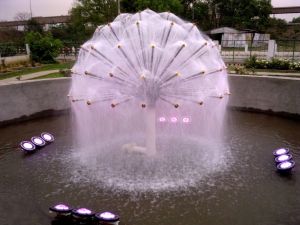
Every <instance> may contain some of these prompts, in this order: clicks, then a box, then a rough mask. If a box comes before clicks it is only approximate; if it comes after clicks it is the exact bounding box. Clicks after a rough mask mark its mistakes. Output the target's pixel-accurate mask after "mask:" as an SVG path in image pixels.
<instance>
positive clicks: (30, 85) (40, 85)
mask: <svg viewBox="0 0 300 225" xmlns="http://www.w3.org/2000/svg"><path fill="white" fill-rule="evenodd" d="M70 81H71V80H70V78H53V79H43V80H30V81H14V82H9V83H4V82H2V83H1V82H0V124H7V123H10V122H16V121H20V120H27V119H30V118H33V117H39V116H46V115H51V114H53V113H58V112H62V111H65V110H67V109H69V108H70V102H69V101H68V98H67V94H68V92H69V87H70V84H71V83H70Z"/></svg>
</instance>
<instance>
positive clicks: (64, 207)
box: [54, 204, 70, 211]
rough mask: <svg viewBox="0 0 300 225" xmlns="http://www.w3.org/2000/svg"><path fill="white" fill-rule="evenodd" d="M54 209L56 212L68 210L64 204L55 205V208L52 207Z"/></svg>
mask: <svg viewBox="0 0 300 225" xmlns="http://www.w3.org/2000/svg"><path fill="white" fill-rule="evenodd" d="M54 208H55V209H57V210H63V211H65V210H69V209H70V208H69V207H68V206H67V205H64V204H59V205H56V206H54Z"/></svg>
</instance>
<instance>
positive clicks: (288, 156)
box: [275, 154, 292, 163]
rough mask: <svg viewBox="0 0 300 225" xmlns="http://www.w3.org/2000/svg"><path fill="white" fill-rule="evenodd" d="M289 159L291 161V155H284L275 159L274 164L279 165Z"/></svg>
mask: <svg viewBox="0 0 300 225" xmlns="http://www.w3.org/2000/svg"><path fill="white" fill-rule="evenodd" d="M290 159H292V155H290V154H284V155H280V156H278V157H276V158H275V162H277V163H281V162H284V161H289V160H290Z"/></svg>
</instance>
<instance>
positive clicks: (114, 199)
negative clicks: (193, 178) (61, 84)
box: [0, 111, 300, 225]
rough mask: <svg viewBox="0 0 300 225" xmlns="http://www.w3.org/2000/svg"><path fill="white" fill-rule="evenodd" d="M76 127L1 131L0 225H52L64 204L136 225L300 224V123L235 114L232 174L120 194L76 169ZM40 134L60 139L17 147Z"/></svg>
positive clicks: (65, 123) (56, 123)
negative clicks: (287, 155)
mask: <svg viewBox="0 0 300 225" xmlns="http://www.w3.org/2000/svg"><path fill="white" fill-rule="evenodd" d="M71 124H72V118H71V117H70V116H59V117H52V118H45V119H38V120H34V121H30V122H24V123H19V124H17V125H11V126H6V127H1V128H0V134H1V135H0V171H1V178H0V224H1V225H17V224H20V225H49V224H51V217H49V215H48V207H49V206H50V205H52V204H54V203H56V202H61V201H62V202H66V203H69V204H70V205H72V206H74V207H79V206H82V207H89V208H92V209H94V210H96V211H102V210H111V211H114V212H116V213H118V214H119V215H120V216H121V222H122V224H130V225H138V224H140V225H150V224H151V225H152V224H164V225H181V224H182V225H197V224H205V225H221V224H228V225H297V224H300V169H299V168H300V121H294V120H289V119H283V118H278V117H273V116H267V115H262V114H254V113H245V112H232V111H231V112H229V113H228V115H227V118H226V132H225V134H224V136H225V137H224V139H225V143H224V145H225V146H230V158H229V159H227V160H226V162H225V163H226V164H227V163H228V166H227V167H226V166H225V167H224V168H226V169H224V171H218V172H217V173H212V174H211V175H210V176H209V177H208V178H205V179H203V180H202V181H201V182H199V184H198V185H195V184H194V185H191V186H189V185H188V184H187V185H186V186H185V187H184V188H179V189H178V190H176V188H173V189H170V190H168V189H162V190H160V191H152V190H142V191H129V190H126V189H123V190H122V189H120V190H114V189H112V188H106V187H105V186H101V185H99V184H98V183H99V181H98V180H92V178H91V177H89V176H86V174H87V171H85V168H84V167H80V166H79V167H76V166H74V165H75V164H76V162H74V157H72V155H73V154H74V152H75V151H76V149H73V147H72V128H71V127H72V126H71ZM42 131H49V132H52V133H53V134H54V135H55V137H56V141H55V142H54V143H53V144H51V145H49V146H47V147H45V148H44V149H42V150H40V151H38V152H36V153H35V154H32V155H29V156H25V155H24V154H23V153H22V152H21V151H20V150H19V149H18V147H16V145H17V144H18V143H19V142H20V141H22V140H25V139H28V138H30V137H31V136H34V135H38V134H39V133H41V132H42ZM278 147H288V148H290V149H291V153H292V154H293V156H294V160H295V161H296V163H297V164H296V167H295V169H294V171H293V173H292V174H291V175H290V176H280V175H279V174H278V173H277V172H276V170H275V166H274V162H273V156H272V151H273V150H274V149H276V148H278ZM199 173H201V171H199ZM100 180H101V179H100Z"/></svg>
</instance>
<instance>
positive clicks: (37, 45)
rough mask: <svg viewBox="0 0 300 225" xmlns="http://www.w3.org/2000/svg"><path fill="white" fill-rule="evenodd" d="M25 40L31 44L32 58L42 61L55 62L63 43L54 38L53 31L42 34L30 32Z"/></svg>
mask: <svg viewBox="0 0 300 225" xmlns="http://www.w3.org/2000/svg"><path fill="white" fill-rule="evenodd" d="M25 42H26V43H27V44H29V46H30V50H31V57H32V60H33V61H35V62H42V63H53V62H55V57H57V56H58V54H59V50H60V49H61V48H62V43H61V41H60V40H58V39H54V38H53V37H52V35H51V33H46V34H44V35H43V34H41V33H38V32H28V33H27V34H26V36H25Z"/></svg>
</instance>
